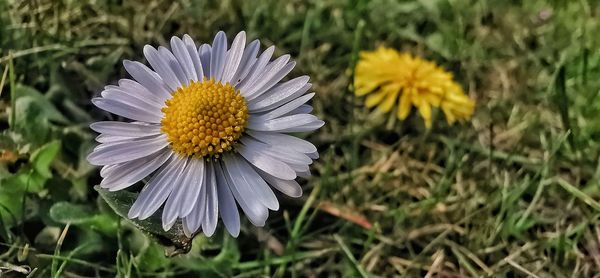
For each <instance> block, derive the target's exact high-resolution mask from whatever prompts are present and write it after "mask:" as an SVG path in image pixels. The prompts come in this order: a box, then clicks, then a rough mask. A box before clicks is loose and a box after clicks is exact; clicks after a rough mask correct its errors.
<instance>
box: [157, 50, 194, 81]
mask: <svg viewBox="0 0 600 278" xmlns="http://www.w3.org/2000/svg"><path fill="white" fill-rule="evenodd" d="M158 54H159V55H160V56H161V57H162V58H163V61H165V62H167V65H168V66H169V68H171V70H172V71H173V73H175V77H177V79H178V80H179V83H181V85H183V86H185V85H188V84H189V83H190V82H189V81H190V79H189V78H187V76H186V75H185V72H184V71H183V68H182V67H181V65H180V64H179V62H178V61H177V58H176V57H175V56H174V55H173V53H172V52H171V51H170V50H169V49H167V48H166V47H164V46H159V47H158Z"/></svg>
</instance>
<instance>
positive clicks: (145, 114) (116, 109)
mask: <svg viewBox="0 0 600 278" xmlns="http://www.w3.org/2000/svg"><path fill="white" fill-rule="evenodd" d="M92 103H93V104H94V105H96V106H97V107H98V108H100V109H102V110H105V111H108V112H110V113H113V114H116V115H119V116H122V117H125V118H128V119H132V120H136V121H142V122H148V123H160V121H161V120H162V113H160V114H159V113H154V112H152V111H149V110H143V109H141V108H138V107H135V106H132V105H129V104H125V103H122V102H119V101H116V100H113V99H106V98H93V99H92Z"/></svg>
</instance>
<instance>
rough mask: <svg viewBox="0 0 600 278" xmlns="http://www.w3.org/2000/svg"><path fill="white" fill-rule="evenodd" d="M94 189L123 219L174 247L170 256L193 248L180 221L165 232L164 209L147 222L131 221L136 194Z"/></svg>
mask: <svg viewBox="0 0 600 278" xmlns="http://www.w3.org/2000/svg"><path fill="white" fill-rule="evenodd" d="M94 189H96V191H98V193H100V196H102V198H103V199H104V200H105V201H106V202H107V203H108V205H109V206H110V207H111V208H112V209H113V210H114V211H115V212H116V213H117V214H118V215H120V216H121V217H123V218H125V219H127V220H128V221H129V222H131V223H132V224H133V225H134V226H135V227H137V228H138V229H140V230H142V231H143V232H144V233H146V234H147V235H149V236H151V237H153V238H154V239H155V240H157V241H158V242H159V243H161V244H162V245H165V246H173V247H174V248H175V250H174V251H173V252H171V254H170V255H176V254H180V253H187V252H189V251H190V249H191V247H192V239H190V238H188V237H187V236H185V234H184V233H183V226H182V225H181V222H180V221H178V222H177V223H175V225H173V227H172V228H171V229H170V230H169V231H164V230H163V228H162V219H161V215H162V209H160V210H158V211H157V212H155V213H154V214H153V215H152V216H150V217H149V218H148V219H146V220H137V219H129V218H128V217H127V212H128V211H129V208H131V205H133V202H134V201H135V199H136V198H137V195H138V194H136V193H133V192H128V191H124V190H120V191H116V192H110V191H108V190H106V189H103V188H101V187H100V186H95V187H94Z"/></svg>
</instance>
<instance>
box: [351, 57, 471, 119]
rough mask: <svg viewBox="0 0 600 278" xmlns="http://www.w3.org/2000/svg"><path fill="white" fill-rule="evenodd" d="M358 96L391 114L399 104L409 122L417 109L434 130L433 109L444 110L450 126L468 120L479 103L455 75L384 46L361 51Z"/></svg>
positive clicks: (356, 76) (399, 113)
mask: <svg viewBox="0 0 600 278" xmlns="http://www.w3.org/2000/svg"><path fill="white" fill-rule="evenodd" d="M354 88H355V94H356V95H357V96H364V95H368V96H367V98H366V100H365V106H366V107H369V108H371V107H374V106H377V107H378V109H379V110H380V111H382V112H389V111H391V110H392V108H393V107H394V104H396V103H397V105H398V109H397V117H398V119H400V120H404V119H406V117H408V114H409V113H410V110H411V107H412V106H415V107H416V108H417V109H418V110H419V113H420V114H421V117H423V120H424V121H425V126H426V127H427V128H430V127H431V107H432V106H433V107H436V108H440V109H441V110H442V111H443V112H444V114H445V115H446V120H447V121H448V123H449V124H453V123H454V122H456V121H463V120H467V119H469V118H470V117H471V115H472V114H473V111H474V109H475V103H474V102H473V100H471V99H470V98H469V97H468V96H467V95H465V93H464V92H463V90H462V88H461V86H460V85H459V84H457V83H456V82H455V81H454V80H453V79H452V74H451V73H449V72H447V71H445V70H444V69H442V68H440V67H438V66H437V65H436V64H435V63H432V62H429V61H426V60H423V59H421V58H418V57H413V56H412V55H410V54H407V53H400V52H398V51H396V50H394V49H391V48H385V47H380V48H378V49H377V50H375V51H361V53H360V59H359V61H358V64H357V65H356V71H355V74H354Z"/></svg>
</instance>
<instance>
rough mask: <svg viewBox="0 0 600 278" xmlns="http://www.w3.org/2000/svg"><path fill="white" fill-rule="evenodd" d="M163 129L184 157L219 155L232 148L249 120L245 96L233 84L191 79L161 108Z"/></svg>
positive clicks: (174, 149) (172, 144)
mask: <svg viewBox="0 0 600 278" xmlns="http://www.w3.org/2000/svg"><path fill="white" fill-rule="evenodd" d="M161 111H162V112H163V113H164V114H165V116H164V118H163V119H162V120H161V121H160V123H161V125H162V127H161V131H162V132H164V133H165V134H167V140H168V141H169V143H171V148H173V151H175V152H177V153H178V154H180V155H182V156H196V157H197V158H203V157H215V158H218V157H219V155H220V154H222V153H223V152H226V151H230V150H231V149H232V148H233V144H234V143H235V142H237V140H238V139H239V138H240V136H241V135H242V132H243V131H244V127H245V126H246V121H247V120H248V106H247V105H246V101H245V100H244V97H242V95H241V94H240V92H239V91H238V90H236V89H235V88H234V87H233V86H231V85H230V84H229V83H227V84H221V83H218V82H215V81H214V80H209V81H204V82H195V81H192V82H190V84H189V85H187V86H185V87H181V88H178V89H177V91H176V92H175V93H173V97H172V98H171V99H169V100H167V101H166V102H165V107H164V108H162V110H161Z"/></svg>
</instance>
